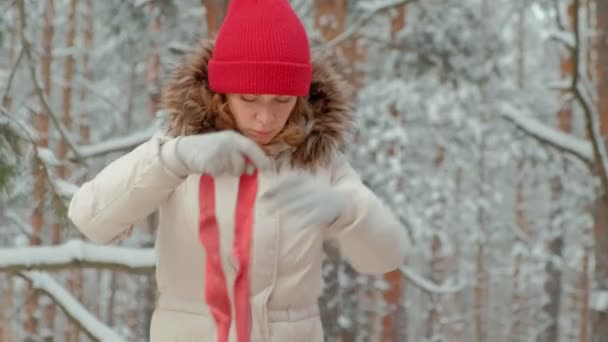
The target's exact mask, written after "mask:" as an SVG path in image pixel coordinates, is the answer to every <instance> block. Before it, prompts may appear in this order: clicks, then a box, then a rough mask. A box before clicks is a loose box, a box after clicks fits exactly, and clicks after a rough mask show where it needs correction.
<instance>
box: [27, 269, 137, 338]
mask: <svg viewBox="0 0 608 342" xmlns="http://www.w3.org/2000/svg"><path fill="white" fill-rule="evenodd" d="M18 275H19V276H20V277H22V278H23V279H25V280H27V281H28V282H30V283H31V284H32V287H33V288H34V289H36V290H37V291H41V292H44V293H45V294H47V295H48V296H49V297H50V298H51V299H52V300H53V301H54V302H55V303H56V304H57V305H59V306H60V307H61V309H62V310H63V311H64V312H65V313H66V315H67V316H68V317H70V318H71V319H72V321H74V322H75V323H76V324H78V325H79V326H80V327H81V328H82V330H83V331H84V332H85V333H86V334H87V335H88V336H89V337H91V338H93V339H95V340H98V341H102V342H121V341H125V340H124V339H123V338H122V337H121V336H120V335H118V334H117V333H116V332H114V331H113V330H112V329H110V328H109V327H108V326H106V325H105V324H103V323H102V322H100V321H99V320H98V319H97V318H95V317H94V316H93V315H92V314H91V313H90V312H89V311H88V310H87V309H86V308H85V307H84V306H83V305H82V304H80V303H79V302H78V301H77V300H76V299H74V297H73V296H72V295H70V293H69V292H68V291H66V290H65V289H64V288H63V287H62V286H61V285H59V283H57V282H56V281H55V280H54V279H53V278H51V276H49V275H48V274H45V273H42V272H37V271H29V272H19V273H18Z"/></svg>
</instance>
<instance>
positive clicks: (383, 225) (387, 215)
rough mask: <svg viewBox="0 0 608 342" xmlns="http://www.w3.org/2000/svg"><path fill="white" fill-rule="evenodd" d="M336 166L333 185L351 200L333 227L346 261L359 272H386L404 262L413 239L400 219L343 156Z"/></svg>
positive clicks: (331, 233) (330, 229)
mask: <svg viewBox="0 0 608 342" xmlns="http://www.w3.org/2000/svg"><path fill="white" fill-rule="evenodd" d="M338 159H339V162H338V163H337V165H336V167H334V170H333V174H332V186H333V187H334V189H335V190H337V191H341V192H343V194H344V195H346V198H347V200H348V202H347V207H346V209H345V210H344V212H343V213H342V215H340V217H339V218H338V219H337V220H336V221H335V222H334V223H333V224H332V225H331V226H330V227H329V230H328V237H329V238H330V239H332V240H334V241H335V242H336V243H337V245H338V247H339V249H340V252H341V253H342V255H343V256H345V257H346V260H347V261H348V262H349V263H350V264H351V266H352V267H353V268H355V269H356V270H357V271H358V272H361V273H368V274H382V273H386V272H390V271H393V270H395V269H397V268H398V267H400V266H401V264H402V263H403V262H404V260H405V257H406V253H407V251H408V250H409V246H410V242H409V238H408V235H407V232H406V230H405V227H403V226H402V225H401V223H400V222H399V220H398V219H397V218H396V217H395V216H394V215H393V213H392V212H391V211H390V210H389V209H388V208H387V207H386V206H385V205H384V203H382V201H381V200H380V199H379V198H378V197H377V196H376V195H375V194H374V193H373V192H372V191H371V190H370V189H368V188H367V187H366V186H365V185H364V184H363V183H362V182H361V179H360V177H359V176H358V175H357V173H356V172H355V171H354V170H353V168H352V167H351V166H350V164H349V163H348V162H347V161H346V160H345V159H344V158H343V157H342V156H340V158H338Z"/></svg>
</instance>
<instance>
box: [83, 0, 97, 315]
mask: <svg viewBox="0 0 608 342" xmlns="http://www.w3.org/2000/svg"><path fill="white" fill-rule="evenodd" d="M85 5H86V8H85V20H84V22H85V28H84V34H83V40H84V51H83V55H82V75H83V78H84V79H85V81H86V82H88V83H89V84H92V83H91V82H92V81H93V74H92V72H91V63H90V55H89V53H90V51H93V45H94V38H95V7H94V4H93V0H86V3H85ZM87 95H88V93H87V87H81V88H80V105H81V112H80V115H79V120H78V121H79V136H80V143H81V144H82V145H87V144H90V143H91V118H90V115H89V113H88V110H87ZM83 177H85V178H88V174H87V173H85V174H83ZM94 272H95V273H94V274H95V275H94V277H95V281H94V282H93V284H92V288H91V289H90V290H89V291H90V292H88V293H83V297H85V296H88V297H89V299H90V303H91V306H92V309H91V310H92V312H93V314H94V315H95V316H97V317H100V315H101V310H100V300H99V295H98V294H99V291H100V284H101V281H102V274H103V271H102V270H96V271H94ZM80 280H81V281H84V279H83V278H81V279H80ZM80 287H81V288H84V286H82V284H80Z"/></svg>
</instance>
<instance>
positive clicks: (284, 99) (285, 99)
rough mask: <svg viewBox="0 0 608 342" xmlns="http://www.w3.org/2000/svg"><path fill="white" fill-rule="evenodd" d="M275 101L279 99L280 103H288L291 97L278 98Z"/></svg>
mask: <svg viewBox="0 0 608 342" xmlns="http://www.w3.org/2000/svg"><path fill="white" fill-rule="evenodd" d="M275 101H277V102H278V103H288V102H289V101H291V98H289V97H288V98H277V99H275Z"/></svg>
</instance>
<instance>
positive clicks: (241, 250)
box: [233, 171, 258, 342]
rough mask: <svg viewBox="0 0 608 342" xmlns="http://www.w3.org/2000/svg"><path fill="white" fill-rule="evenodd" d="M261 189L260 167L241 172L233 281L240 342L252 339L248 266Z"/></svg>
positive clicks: (235, 228) (235, 229) (235, 226)
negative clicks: (249, 172) (248, 172)
mask: <svg viewBox="0 0 608 342" xmlns="http://www.w3.org/2000/svg"><path fill="white" fill-rule="evenodd" d="M257 192H258V177H257V171H256V172H255V173H253V174H251V175H242V176H241V178H240V179H239V192H238V195H237V202H236V215H235V219H234V221H235V225H234V247H233V253H234V257H235V258H236V260H237V261H238V263H239V268H238V272H237V276H236V280H235V282H234V293H235V294H234V298H235V300H234V301H235V311H236V312H235V319H236V331H237V337H238V341H239V342H248V341H249V330H250V328H251V316H250V315H251V313H250V312H251V311H250V303H249V269H250V266H251V234H252V230H253V229H252V228H253V215H254V212H255V210H254V206H255V198H256V194H257Z"/></svg>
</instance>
